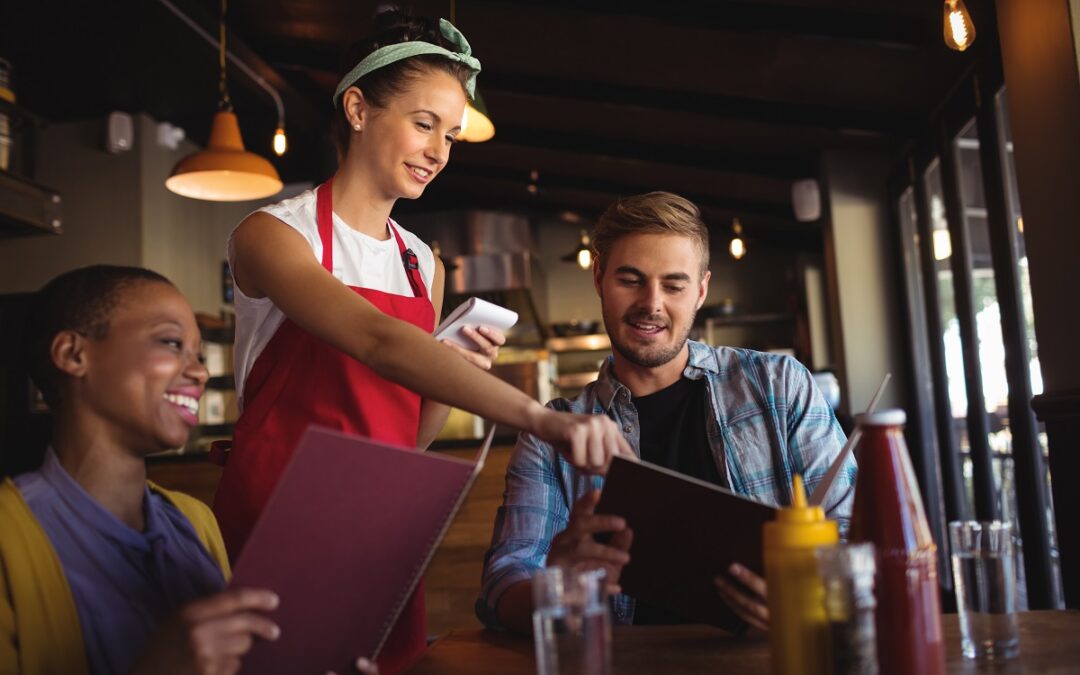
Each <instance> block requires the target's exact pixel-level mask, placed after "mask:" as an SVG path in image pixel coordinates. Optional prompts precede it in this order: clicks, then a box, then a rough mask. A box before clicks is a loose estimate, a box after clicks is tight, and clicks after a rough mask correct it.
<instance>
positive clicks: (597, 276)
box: [592, 256, 604, 298]
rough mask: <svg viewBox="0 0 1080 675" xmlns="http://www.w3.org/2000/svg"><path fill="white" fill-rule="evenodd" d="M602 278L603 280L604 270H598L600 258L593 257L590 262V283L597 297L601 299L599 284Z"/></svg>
mask: <svg viewBox="0 0 1080 675" xmlns="http://www.w3.org/2000/svg"><path fill="white" fill-rule="evenodd" d="M603 278H604V270H603V269H601V268H600V257H599V256H593V261H592V282H593V287H594V288H596V294H597V295H598V296H600V297H601V298H603V297H604V294H603V293H602V292H601V291H600V282H601V281H602V280H603Z"/></svg>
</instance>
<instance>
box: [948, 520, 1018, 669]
mask: <svg viewBox="0 0 1080 675" xmlns="http://www.w3.org/2000/svg"><path fill="white" fill-rule="evenodd" d="M949 538H950V541H951V543H952V563H953V578H954V580H955V582H956V605H957V611H959V613H960V639H961V642H962V645H961V646H962V651H963V653H964V656H965V657H966V658H969V659H978V660H981V661H996V660H1000V659H1009V658H1012V657H1014V656H1016V655H1017V654H1019V653H1020V632H1019V628H1018V627H1017V623H1016V558H1015V557H1014V555H1013V544H1012V528H1011V527H1010V526H1009V523H1003V522H1001V521H997V520H990V521H982V522H979V521H956V522H952V523H949Z"/></svg>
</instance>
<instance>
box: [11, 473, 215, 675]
mask: <svg viewBox="0 0 1080 675" xmlns="http://www.w3.org/2000/svg"><path fill="white" fill-rule="evenodd" d="M150 489H151V490H153V491H155V492H157V493H158V494H160V495H161V496H163V497H165V498H166V499H168V500H169V501H170V502H171V503H172V504H173V505H174V506H175V507H176V508H178V509H180V511H181V513H183V514H184V515H185V516H187V519H188V520H190V521H191V524H192V526H193V527H194V528H195V534H197V535H198V536H199V539H200V540H202V543H203V545H204V546H206V549H207V550H208V551H209V552H210V555H211V556H212V557H213V558H214V560H215V561H216V562H217V563H218V565H220V566H221V570H222V572H223V573H224V575H225V578H226V579H228V578H229V576H230V569H229V559H228V557H227V556H226V554H225V544H224V542H223V541H222V540H221V532H220V531H219V530H218V525H217V521H216V520H214V514H213V513H212V512H211V511H210V509H209V508H208V507H207V506H206V505H205V504H203V503H202V502H200V501H199V500H197V499H195V498H193V497H189V496H188V495H185V494H182V493H179V492H172V491H170V490H165V489H163V488H160V487H158V486H157V485H154V484H153V483H150ZM88 672H89V666H88V664H87V662H86V646H85V644H84V643H83V635H82V628H81V626H80V625H79V615H78V612H77V611H76V609H75V599H74V597H73V596H72V594H71V587H70V586H68V583H67V579H66V578H65V577H64V569H63V567H62V566H61V564H60V559H59V558H58V557H57V556H56V551H55V550H54V549H53V547H52V543H51V542H50V541H49V537H48V535H46V534H45V530H43V529H41V525H39V524H38V522H37V519H35V518H34V514H33V513H32V512H31V511H30V507H29V506H27V504H26V502H25V501H23V498H22V494H21V493H20V492H19V490H18V488H16V487H15V484H14V483H12V482H11V480H10V479H5V480H4V482H3V483H0V675H9V674H11V675H15V674H16V673H22V675H87V673H88Z"/></svg>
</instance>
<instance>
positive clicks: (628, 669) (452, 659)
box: [408, 610, 1080, 675]
mask: <svg viewBox="0 0 1080 675" xmlns="http://www.w3.org/2000/svg"><path fill="white" fill-rule="evenodd" d="M944 628H945V644H946V664H947V671H948V672H949V673H976V672H993V673H1023V674H1025V675H1034V674H1036V673H1043V674H1051V673H1052V674H1054V675H1058V674H1061V675H1064V673H1080V611H1075V610H1069V611H1045V612H1021V613H1020V656H1019V658H1017V659H1014V660H1012V661H1008V662H1006V663H1004V664H1001V665H996V664H995V665H993V666H987V665H979V664H976V663H975V662H972V661H965V660H964V659H963V658H962V657H961V655H960V627H959V625H958V623H957V618H956V615H955V614H949V615H946V616H945V617H944ZM612 653H613V656H614V668H613V675H637V674H639V673H642V674H643V673H718V674H720V675H771V673H770V670H769V645H768V640H767V639H766V638H762V637H759V638H738V637H732V636H731V635H728V634H726V633H724V632H723V631H720V630H718V629H716V628H711V627H708V626H620V627H617V628H615V631H614V637H613V644H612ZM408 672H409V675H428V674H430V675H457V674H458V673H460V674H462V675H465V674H466V673H468V674H469V675H488V674H490V675H514V674H516V673H522V674H528V673H535V672H536V666H535V662H534V659H533V646H532V642H531V641H530V640H529V639H527V638H522V637H518V636H514V635H508V634H505V633H496V632H493V631H485V630H463V631H452V632H450V633H448V634H447V635H445V636H444V637H442V638H441V639H439V640H438V641H437V642H435V643H434V644H433V645H431V647H430V648H429V649H428V650H427V652H426V653H425V654H424V656H423V657H421V659H420V661H419V662H417V664H416V665H415V666H414V667H413V668H412V669H410V670H409V671H408ZM913 675H916V674H913Z"/></svg>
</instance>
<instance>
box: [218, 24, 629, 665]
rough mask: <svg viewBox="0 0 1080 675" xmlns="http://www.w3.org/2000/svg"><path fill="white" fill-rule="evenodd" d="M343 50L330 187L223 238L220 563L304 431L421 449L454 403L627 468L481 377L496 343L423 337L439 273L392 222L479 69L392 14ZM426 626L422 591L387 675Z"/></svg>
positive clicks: (579, 457)
mask: <svg viewBox="0 0 1080 675" xmlns="http://www.w3.org/2000/svg"><path fill="white" fill-rule="evenodd" d="M357 52H358V53H357V58H356V60H355V61H354V62H355V63H356V65H355V66H354V67H353V68H352V69H351V70H350V71H349V72H348V73H347V74H346V75H345V76H344V77H343V78H342V79H341V83H340V84H339V85H338V87H337V91H336V93H335V95H334V106H335V122H334V127H335V132H336V133H335V140H336V142H337V143H338V149H339V160H340V164H339V168H338V170H337V172H336V173H335V174H334V176H333V177H332V178H331V179H330V180H328V181H327V182H326V183H324V184H323V185H321V186H319V187H318V188H317V189H316V190H314V191H308V192H305V193H304V194H302V195H300V196H298V197H295V198H292V199H289V200H286V201H283V202H280V203H278V204H275V205H272V206H268V207H265V208H263V209H261V210H259V211H256V212H255V213H253V214H251V215H250V216H248V217H247V218H245V219H244V220H243V222H241V223H240V224H239V225H238V226H237V227H236V229H235V230H234V231H233V233H232V236H231V237H230V239H229V244H228V257H229V262H230V264H231V267H232V271H233V275H234V280H235V290H236V298H235V302H236V317H237V325H236V346H235V349H236V383H237V390H238V393H239V402H240V406H241V411H242V412H241V415H240V419H239V421H238V422H237V425H236V430H235V435H234V439H233V447H232V452H231V453H230V456H229V459H228V464H227V465H226V467H225V471H224V473H223V475H222V479H221V482H220V484H219V486H218V491H217V495H216V498H215V502H214V511H215V513H216V514H217V518H218V522H219V523H220V525H221V530H222V533H223V535H224V538H225V543H226V546H227V547H228V550H229V554H230V556H232V557H234V558H235V556H236V555H237V554H238V553H239V551H240V550H241V548H242V547H243V545H244V542H245V540H246V539H247V537H248V535H249V533H250V531H251V529H252V527H253V525H254V523H255V520H256V518H257V517H258V515H259V513H260V511H261V510H262V508H263V507H264V505H265V504H266V501H267V499H268V498H269V496H270V493H271V492H272V490H273V488H274V486H275V484H276V483H277V481H278V479H279V478H280V476H281V473H282V471H283V469H284V467H285V466H286V464H287V462H288V460H289V458H290V455H291V453H292V452H293V449H294V448H295V447H296V444H297V443H298V441H299V439H300V436H301V435H302V434H303V432H304V431H305V430H306V429H307V428H308V426H310V425H312V424H318V425H322V426H327V427H331V428H335V429H340V430H342V431H345V432H348V433H354V434H360V435H363V436H367V437H370V438H373V439H375V440H379V441H384V442H388V443H394V444H397V445H402V446H406V447H415V446H417V445H420V446H421V447H426V445H427V443H429V442H430V440H431V439H432V438H433V437H434V435H435V434H436V433H437V432H438V430H439V429H440V428H441V427H442V425H443V423H444V422H445V420H446V416H447V413H448V408H447V406H446V405H445V404H450V405H454V406H457V407H459V408H462V409H465V410H469V411H470V412H473V413H475V414H477V415H480V416H482V417H484V418H486V419H489V420H493V421H496V422H500V423H503V424H506V425H509V426H513V427H517V428H519V429H524V430H527V431H529V432H531V433H533V434H535V435H536V436H538V437H540V438H543V439H545V440H548V441H551V442H553V443H555V444H556V447H559V448H560V450H561V451H562V452H563V453H564V455H565V456H566V458H567V459H568V460H570V461H571V462H572V463H573V464H574V465H575V466H578V467H580V468H583V469H586V470H592V471H597V470H601V469H602V468H603V467H604V466H606V464H607V462H608V461H609V460H610V458H611V456H612V455H614V454H631V451H630V449H629V446H628V445H627V444H626V441H625V440H624V439H623V437H622V436H621V434H620V433H619V430H618V428H617V427H616V426H615V425H614V424H613V423H612V422H611V420H609V419H607V418H606V417H605V416H602V415H601V416H590V415H570V414H566V413H556V412H554V411H553V410H550V409H548V408H545V407H543V406H541V405H540V404H539V403H537V402H536V401H534V400H533V399H531V398H529V397H528V396H526V395H525V394H524V393H522V392H521V391H519V390H517V389H515V388H514V387H512V386H510V385H508V384H506V383H505V382H502V381H501V380H499V379H497V378H495V377H493V376H491V375H490V374H488V373H486V372H485V371H484V369H485V368H487V367H490V363H491V359H493V358H494V356H495V355H496V354H497V351H498V347H499V345H501V344H502V343H503V341H504V339H503V336H502V334H501V333H499V332H498V331H496V330H493V329H488V328H481V329H480V330H479V331H472V332H471V337H472V339H473V340H474V341H475V342H476V345H477V348H478V350H479V351H478V352H472V351H467V350H463V349H460V348H456V346H453V345H445V344H439V343H438V342H437V341H435V340H434V339H433V338H432V337H431V332H432V330H433V329H434V326H435V317H436V316H439V315H440V313H441V305H442V293H443V283H444V278H445V271H444V269H443V266H442V263H441V262H440V261H439V260H438V259H436V258H435V256H434V255H433V254H432V252H431V249H430V248H428V246H426V245H425V244H424V243H423V242H422V241H420V240H419V239H418V238H417V237H416V236H415V235H413V234H412V233H410V232H408V231H407V230H405V229H404V228H402V227H401V226H400V225H398V224H397V223H396V222H394V221H393V220H392V219H391V218H390V211H391V209H392V208H393V206H394V203H395V202H396V201H397V200H398V199H400V198H406V199H416V198H418V197H420V195H422V194H423V192H424V188H425V187H426V186H427V185H428V184H429V183H430V182H431V181H432V180H434V179H435V178H436V177H437V176H438V175H439V173H440V172H441V171H442V170H443V168H444V167H445V166H446V163H447V160H448V159H449V155H450V147H451V145H452V144H453V143H454V140H455V135H456V134H458V133H459V132H460V121H461V119H462V114H463V112H464V108H465V103H466V96H470V97H471V96H472V95H473V91H474V85H475V81H476V75H477V73H478V72H479V71H480V63H479V61H477V60H476V59H475V58H474V57H473V56H472V54H471V49H470V47H469V43H468V42H467V41H466V40H465V37H464V36H463V35H462V34H461V33H460V32H458V30H457V29H455V28H454V27H453V26H452V25H451V24H450V23H449V22H447V21H445V20H440V21H439V22H438V23H436V22H434V21H433V20H430V19H421V18H414V17H409V16H406V15H404V14H401V13H400V12H397V11H393V12H387V13H384V14H380V15H379V16H378V17H376V19H375V29H374V35H373V36H372V37H371V38H369V39H368V40H366V41H364V42H362V43H360V45H359V47H358V50H357ZM454 350H456V351H454ZM477 366H480V367H477ZM371 515H372V517H379V514H371ZM343 536H348V535H347V534H346V533H343ZM424 616H425V612H424V604H423V593H422V591H421V590H418V591H417V592H416V594H415V595H414V597H413V598H412V599H411V600H410V602H409V604H408V605H407V607H406V609H405V611H403V612H402V615H401V618H400V619H399V621H398V623H397V625H396V626H395V628H394V630H393V632H392V633H391V635H390V637H389V639H388V641H387V643H386V645H385V647H384V648H383V651H382V654H381V656H380V663H379V665H380V667H381V669H382V671H383V672H384V673H394V672H397V671H399V670H401V669H403V668H404V667H405V666H407V665H408V664H409V663H410V662H411V661H412V660H413V659H414V658H415V657H416V656H417V655H419V653H420V652H421V651H422V650H423V649H424V647H425V640H426V629H425V620H424Z"/></svg>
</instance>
